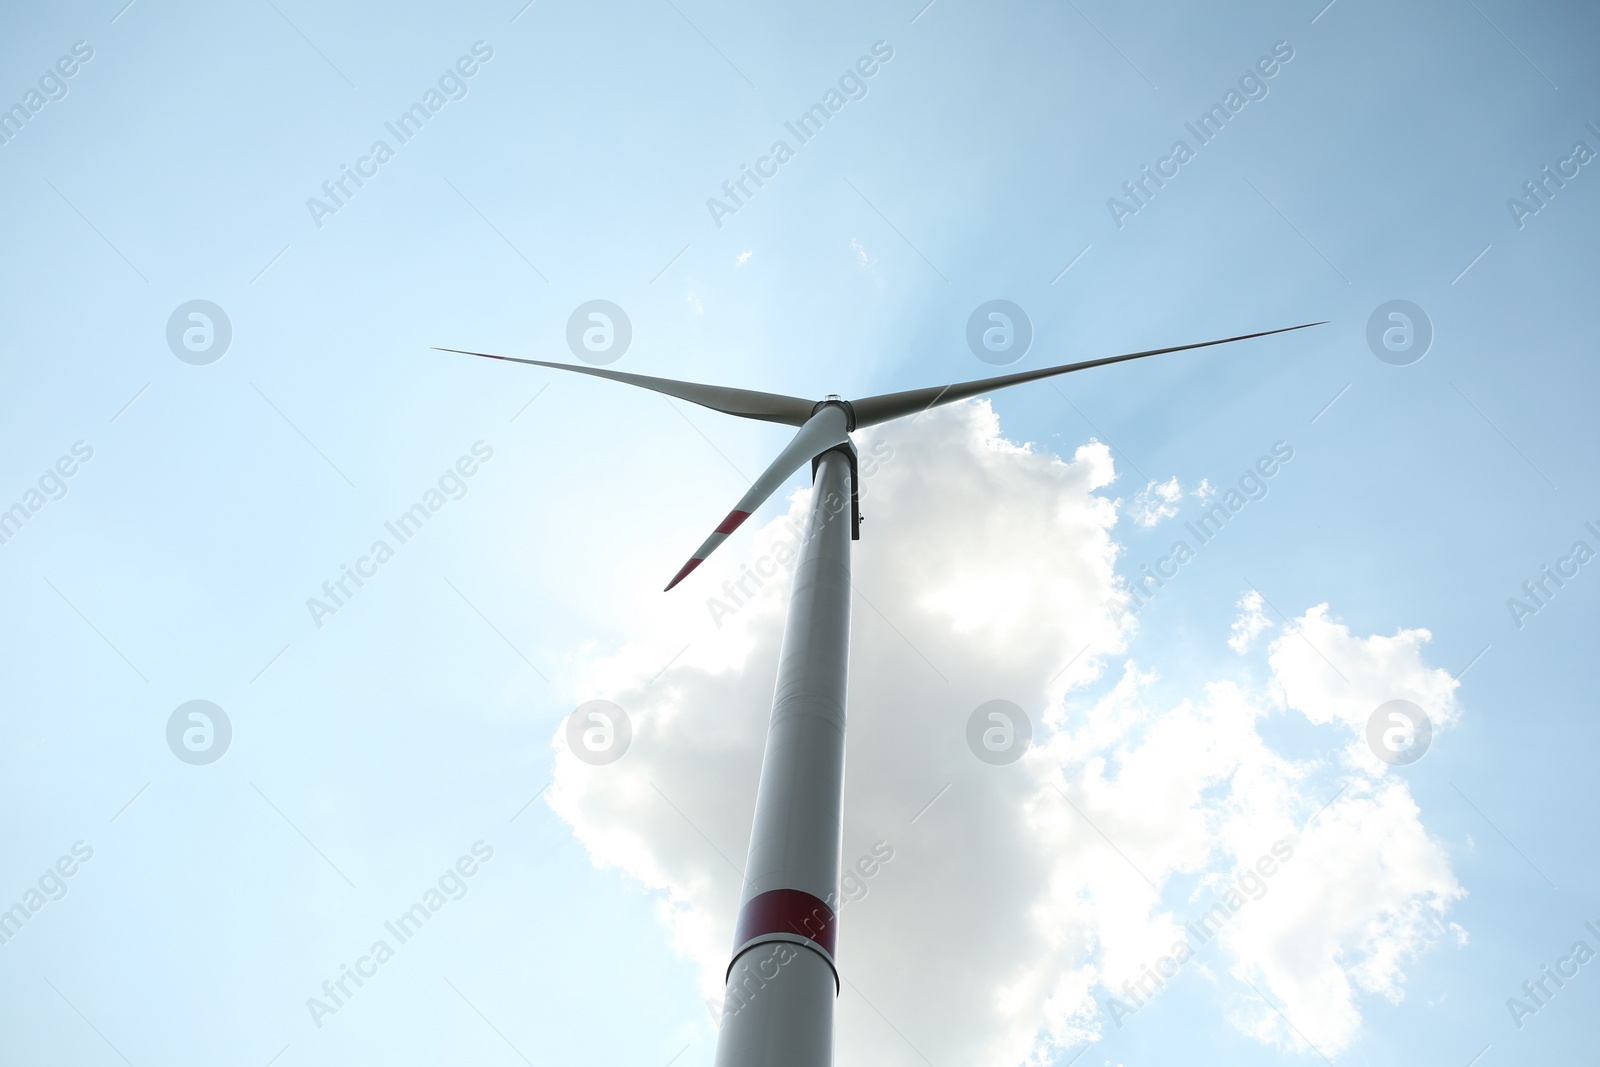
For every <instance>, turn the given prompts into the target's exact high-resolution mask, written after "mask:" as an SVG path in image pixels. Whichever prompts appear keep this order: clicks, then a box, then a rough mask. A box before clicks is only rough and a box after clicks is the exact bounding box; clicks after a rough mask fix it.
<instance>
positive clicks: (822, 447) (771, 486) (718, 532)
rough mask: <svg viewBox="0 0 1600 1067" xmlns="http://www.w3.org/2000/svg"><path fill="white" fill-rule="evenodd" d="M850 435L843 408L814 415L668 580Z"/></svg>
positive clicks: (678, 577) (677, 579)
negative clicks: (791, 478)
mask: <svg viewBox="0 0 1600 1067" xmlns="http://www.w3.org/2000/svg"><path fill="white" fill-rule="evenodd" d="M849 439H850V437H849V433H848V431H847V430H846V421H845V413H844V410H843V409H842V408H839V407H837V406H834V405H831V404H830V405H829V406H827V407H825V408H823V409H822V410H821V411H819V412H817V413H816V414H815V415H813V416H812V417H811V418H810V420H809V421H807V422H806V424H805V425H804V426H802V427H801V428H800V432H799V433H797V434H795V435H794V440H792V441H790V442H789V444H788V445H787V446H786V447H785V448H784V450H783V451H782V452H779V453H778V458H777V459H775V460H773V461H772V465H771V466H769V467H768V468H767V469H766V470H765V471H763V472H762V474H761V477H759V478H757V479H756V480H755V484H753V485H751V486H750V491H749V492H747V493H745V495H744V496H742V497H740V498H739V502H738V503H737V504H735V505H734V506H733V510H732V511H730V512H728V517H727V518H725V519H723V520H722V523H721V525H719V526H718V527H717V528H716V529H715V530H713V531H712V533H711V536H710V537H708V538H706V539H705V543H703V544H702V545H701V546H700V547H699V548H697V549H695V552H694V555H693V556H690V557H689V562H688V563H685V564H684V565H683V569H682V570H680V571H678V573H677V574H676V575H674V576H673V579H672V581H670V582H668V583H667V588H668V589H671V588H672V587H673V586H675V585H677V584H678V583H679V582H681V581H683V580H684V579H685V578H686V577H688V576H689V572H690V571H692V570H694V569H695V568H696V567H698V566H700V564H701V563H703V562H704V561H705V558H706V557H707V556H709V555H711V553H712V552H714V551H716V548H717V546H718V545H720V544H722V542H724V541H726V540H727V539H728V535H729V534H731V533H733V531H735V530H737V529H738V528H739V525H740V524H741V523H742V522H744V520H746V519H748V518H749V517H750V513H751V512H753V511H755V510H756V508H758V507H760V506H761V503H762V501H764V500H766V499H767V497H769V496H771V495H772V494H773V493H775V492H777V489H778V486H780V485H782V484H783V483H784V481H785V480H786V479H788V477H789V475H791V474H793V473H794V472H795V471H797V470H799V469H800V466H801V464H804V463H807V462H809V461H810V460H812V459H813V458H815V457H816V456H819V455H821V454H822V453H824V452H826V451H827V450H828V449H830V448H832V447H833V446H834V445H842V444H844V443H845V442H846V441H848V440H849Z"/></svg>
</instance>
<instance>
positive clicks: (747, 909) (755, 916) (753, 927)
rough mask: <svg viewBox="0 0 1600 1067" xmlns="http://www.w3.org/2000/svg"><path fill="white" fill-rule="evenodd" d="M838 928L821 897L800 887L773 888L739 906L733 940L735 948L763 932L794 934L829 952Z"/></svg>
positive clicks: (830, 952) (836, 917)
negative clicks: (737, 922) (741, 906)
mask: <svg viewBox="0 0 1600 1067" xmlns="http://www.w3.org/2000/svg"><path fill="white" fill-rule="evenodd" d="M838 929H839V921H838V916H836V915H834V913H833V909H832V908H830V907H828V905H827V904H826V903H825V902H823V901H822V900H820V899H818V898H817V897H814V896H812V895H811V894H810V893H807V892H805V891H804V890H800V889H773V890H770V891H768V892H766V893H762V894H760V895H758V896H754V897H751V898H750V900H749V901H748V902H747V903H746V904H745V906H744V907H743V908H740V909H739V926H738V933H736V934H735V935H734V937H733V943H734V947H735V948H738V947H739V946H741V945H747V944H749V943H750V941H751V940H753V939H754V938H757V937H760V936H761V935H762V934H794V935H795V936H797V937H804V938H807V939H809V940H811V941H815V942H816V943H817V944H818V945H821V946H822V948H823V949H824V950H825V951H826V952H827V953H828V955H829V956H832V955H833V944H834V935H835V934H836V933H837V932H838Z"/></svg>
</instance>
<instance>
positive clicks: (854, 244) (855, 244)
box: [850, 237, 870, 267]
mask: <svg viewBox="0 0 1600 1067" xmlns="http://www.w3.org/2000/svg"><path fill="white" fill-rule="evenodd" d="M850 251H852V252H854V253H855V254H856V259H857V260H858V261H859V262H860V263H861V265H862V266H863V267H865V266H866V265H867V263H868V262H870V261H869V260H868V258H867V250H866V248H865V247H863V246H862V244H861V242H860V241H858V240H856V239H855V238H854V237H852V238H850Z"/></svg>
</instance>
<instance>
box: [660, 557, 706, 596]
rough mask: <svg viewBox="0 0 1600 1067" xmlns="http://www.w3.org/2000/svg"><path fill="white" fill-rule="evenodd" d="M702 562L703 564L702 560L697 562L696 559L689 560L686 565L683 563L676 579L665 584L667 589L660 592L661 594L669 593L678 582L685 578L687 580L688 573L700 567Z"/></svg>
mask: <svg viewBox="0 0 1600 1067" xmlns="http://www.w3.org/2000/svg"><path fill="white" fill-rule="evenodd" d="M702 562H704V561H703V560H698V559H691V560H690V561H689V562H688V563H685V564H684V565H683V570H681V571H679V572H678V574H677V577H675V578H673V579H672V581H670V582H668V583H667V588H666V589H664V590H662V591H663V592H670V591H671V590H672V587H673V586H675V585H677V584H678V583H679V582H681V581H683V580H684V579H685V578H687V577H688V576H689V572H690V571H692V570H694V569H695V568H696V567H698V566H700V564H701V563H702Z"/></svg>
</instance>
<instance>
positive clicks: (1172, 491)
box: [1131, 475, 1183, 529]
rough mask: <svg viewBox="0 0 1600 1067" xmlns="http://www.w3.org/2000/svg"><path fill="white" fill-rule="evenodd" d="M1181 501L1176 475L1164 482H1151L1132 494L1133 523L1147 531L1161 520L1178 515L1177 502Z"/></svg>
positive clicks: (1181, 495)
mask: <svg viewBox="0 0 1600 1067" xmlns="http://www.w3.org/2000/svg"><path fill="white" fill-rule="evenodd" d="M1181 499H1183V489H1182V487H1180V486H1179V485H1178V478H1177V475H1173V476H1172V477H1171V478H1168V479H1167V480H1166V481H1164V482H1151V483H1150V484H1149V485H1147V486H1145V487H1144V488H1143V489H1141V490H1139V491H1138V492H1137V493H1135V494H1133V504H1132V507H1131V511H1132V513H1133V521H1134V522H1136V523H1138V524H1139V525H1140V526H1143V527H1146V528H1147V529H1148V528H1149V527H1152V526H1155V525H1156V524H1157V523H1159V522H1160V521H1161V520H1162V519H1170V518H1172V517H1173V516H1174V515H1176V514H1178V501H1179V500H1181Z"/></svg>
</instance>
